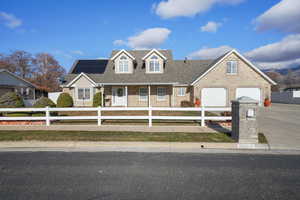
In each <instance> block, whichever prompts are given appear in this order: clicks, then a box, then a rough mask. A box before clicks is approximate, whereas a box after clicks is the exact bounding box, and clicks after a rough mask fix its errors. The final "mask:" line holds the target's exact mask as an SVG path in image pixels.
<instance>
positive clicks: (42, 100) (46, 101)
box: [33, 97, 55, 108]
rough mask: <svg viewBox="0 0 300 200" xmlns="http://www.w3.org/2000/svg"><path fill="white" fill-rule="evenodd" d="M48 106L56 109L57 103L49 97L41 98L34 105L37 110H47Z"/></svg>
mask: <svg viewBox="0 0 300 200" xmlns="http://www.w3.org/2000/svg"><path fill="white" fill-rule="evenodd" d="M46 106H49V107H55V103H54V102H53V101H52V100H51V99H49V98H47V97H41V98H40V99H39V100H37V102H35V104H34V105H33V107H35V108H45V107H46Z"/></svg>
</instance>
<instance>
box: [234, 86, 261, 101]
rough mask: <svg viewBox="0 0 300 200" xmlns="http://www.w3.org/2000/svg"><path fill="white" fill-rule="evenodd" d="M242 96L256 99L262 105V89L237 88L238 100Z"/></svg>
mask: <svg viewBox="0 0 300 200" xmlns="http://www.w3.org/2000/svg"><path fill="white" fill-rule="evenodd" d="M242 96H246V97H250V98H252V99H255V100H257V101H258V102H259V103H260V104H261V91H260V88H237V89H236V98H240V97H242Z"/></svg>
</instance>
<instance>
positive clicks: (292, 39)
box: [245, 34, 300, 68]
mask: <svg viewBox="0 0 300 200" xmlns="http://www.w3.org/2000/svg"><path fill="white" fill-rule="evenodd" d="M299 52H300V34H294V35H289V36H286V37H285V38H283V39H282V40H281V41H279V42H275V43H271V44H268V45H265V46H261V47H259V48H256V49H253V50H252V51H249V52H247V53H245V55H246V56H247V57H248V58H249V59H251V60H252V61H254V62H257V63H258V64H259V65H260V66H261V67H262V68H284V67H289V66H291V65H295V64H298V65H299V64H300V53H299Z"/></svg>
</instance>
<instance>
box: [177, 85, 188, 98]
mask: <svg viewBox="0 0 300 200" xmlns="http://www.w3.org/2000/svg"><path fill="white" fill-rule="evenodd" d="M185 93H186V88H185V87H181V88H178V94H177V95H178V96H185Z"/></svg>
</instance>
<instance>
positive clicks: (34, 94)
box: [33, 88, 35, 100]
mask: <svg viewBox="0 0 300 200" xmlns="http://www.w3.org/2000/svg"><path fill="white" fill-rule="evenodd" d="M33 100H35V88H33Z"/></svg>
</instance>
